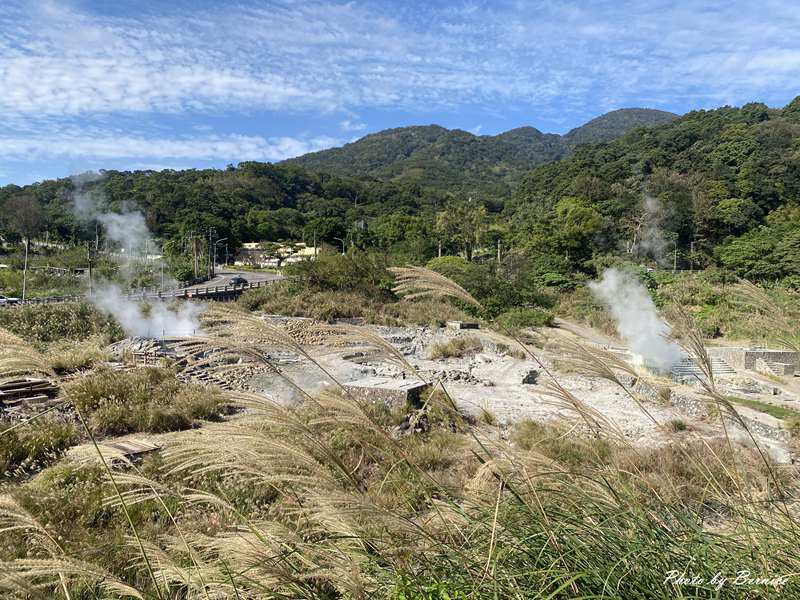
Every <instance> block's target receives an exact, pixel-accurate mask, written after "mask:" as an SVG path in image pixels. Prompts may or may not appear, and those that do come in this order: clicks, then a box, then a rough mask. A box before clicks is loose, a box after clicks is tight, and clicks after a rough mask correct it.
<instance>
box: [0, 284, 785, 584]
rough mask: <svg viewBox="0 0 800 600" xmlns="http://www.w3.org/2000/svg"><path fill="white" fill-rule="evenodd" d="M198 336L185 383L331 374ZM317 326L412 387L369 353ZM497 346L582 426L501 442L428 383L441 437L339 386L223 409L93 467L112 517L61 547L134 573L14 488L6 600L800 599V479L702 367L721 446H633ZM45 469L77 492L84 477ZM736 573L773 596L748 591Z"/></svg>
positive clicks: (609, 374)
mask: <svg viewBox="0 0 800 600" xmlns="http://www.w3.org/2000/svg"><path fill="white" fill-rule="evenodd" d="M397 275H398V290H397V291H398V293H401V294H405V295H407V296H409V297H411V298H412V299H413V298H418V297H425V296H430V295H436V296H451V297H455V298H458V299H459V300H461V301H463V302H466V303H468V304H471V305H473V306H474V307H475V308H476V310H481V306H480V303H478V302H477V301H475V299H474V298H472V297H471V296H469V294H468V293H467V292H466V291H465V290H463V288H460V287H459V286H457V285H455V284H454V283H452V282H450V281H449V280H447V279H446V278H443V277H442V276H441V275H438V274H434V273H432V272H430V271H427V270H425V269H417V268H415V269H403V270H399V271H398V272H397ZM680 318H685V322H682V323H679V324H677V325H676V327H675V330H676V333H677V334H678V335H680V337H681V340H682V343H683V344H684V346H685V347H686V348H687V349H688V350H689V351H690V352H692V353H693V355H695V356H696V360H697V361H698V362H699V363H700V364H702V363H703V352H704V349H703V348H702V340H701V338H699V337H697V336H696V334H695V333H694V329H693V328H692V325H691V322H690V320H689V319H688V317H686V316H685V315H683V316H681V317H680ZM206 319H207V321H206V323H205V327H206V330H207V331H208V332H209V333H210V335H209V336H208V337H206V338H203V339H199V338H198V339H191V340H188V341H186V342H185V345H184V347H183V349H184V350H185V352H186V355H187V359H186V362H187V364H190V363H194V364H204V365H205V366H207V367H208V368H212V369H220V370H221V371H222V372H224V371H225V369H227V368H232V367H236V365H238V364H241V363H244V362H260V364H263V365H265V366H267V365H269V364H270V358H269V356H268V354H267V353H266V352H265V347H266V346H270V345H274V346H280V347H283V348H286V349H289V350H292V351H295V352H297V353H298V354H300V355H301V356H303V357H304V358H305V359H306V360H307V361H308V364H309V368H319V369H322V367H321V366H320V365H319V363H318V362H317V361H315V360H314V358H313V356H312V355H311V354H309V353H308V352H307V351H306V350H305V349H304V348H302V347H299V346H298V344H297V343H296V342H295V341H294V340H293V339H292V338H291V336H288V335H286V332H284V331H281V330H280V328H278V327H276V326H274V325H272V324H269V323H268V322H266V321H264V320H263V319H261V318H259V317H258V316H255V315H248V314H243V313H240V312H238V311H235V310H230V309H226V308H222V309H220V310H217V311H214V312H212V313H211V314H209V315H208V317H207V318H206ZM485 325H486V326H487V327H488V326H491V323H485ZM319 327H320V331H319V332H318V333H320V334H322V333H323V332H324V334H325V335H328V336H330V339H331V340H334V339H336V340H338V341H343V340H346V341H347V342H348V343H353V344H355V345H360V346H361V347H363V348H368V349H369V351H370V352H371V353H373V354H374V355H375V356H376V357H382V358H383V359H385V360H391V361H392V362H394V363H395V364H397V365H399V366H401V368H403V369H404V370H406V371H408V373H409V374H410V375H411V376H417V375H415V371H414V368H413V366H412V365H410V364H408V361H407V359H406V358H405V357H404V356H403V355H402V353H400V352H398V351H397V350H396V349H394V348H392V347H391V346H390V345H388V344H386V342H385V341H383V340H382V339H377V336H373V335H372V334H369V333H360V332H359V331H358V329H357V328H348V327H332V326H327V325H320V326H319ZM500 334H502V335H504V336H506V338H507V339H506V343H507V344H509V345H513V344H516V345H518V346H519V347H520V350H521V351H523V352H525V354H526V356H528V358H529V359H530V360H531V361H533V362H535V363H537V364H539V365H540V366H542V367H543V368H544V369H545V374H546V377H547V378H548V390H549V392H548V393H549V396H550V400H551V401H553V402H557V403H558V404H559V406H560V407H562V408H565V409H568V410H569V411H571V412H572V414H573V415H574V419H572V420H571V422H569V423H566V424H565V425H563V426H554V425H543V424H536V423H521V424H518V425H517V426H516V427H515V428H514V429H513V430H512V431H511V432H510V434H509V435H506V433H507V432H503V431H501V430H499V429H498V428H497V427H495V426H492V425H490V424H478V423H473V424H469V423H467V422H466V421H463V420H458V419H454V418H451V417H452V414H453V410H454V404H453V403H452V401H451V400H452V399H448V394H447V390H446V389H444V387H443V386H436V387H435V392H434V393H432V394H430V397H429V398H428V399H427V401H426V409H425V410H426V417H427V418H428V420H429V423H430V428H429V431H427V432H426V433H423V434H419V435H410V436H403V437H396V436H395V435H393V434H392V428H393V426H394V425H395V424H396V420H395V418H394V417H393V415H391V414H390V413H389V412H388V411H386V410H384V409H382V408H380V407H378V406H374V405H370V404H366V403H364V402H361V401H358V400H356V399H354V398H351V397H349V396H348V395H347V394H346V392H345V391H344V390H343V389H342V388H340V387H339V388H337V386H334V387H333V388H332V389H331V391H329V392H327V393H324V394H316V395H311V394H306V401H305V402H304V403H302V404H301V405H300V406H298V407H292V408H289V407H286V406H282V405H280V404H279V403H276V402H273V401H272V400H270V399H268V398H265V397H263V396H257V395H253V394H246V393H238V392H237V393H232V394H230V399H231V401H233V402H236V403H238V404H240V405H242V406H245V407H247V410H248V415H247V418H241V419H235V420H232V421H229V422H227V423H222V424H213V425H209V426H207V427H204V428H203V429H200V430H198V431H196V432H190V433H189V434H185V435H182V436H180V437H175V438H174V439H172V440H170V442H169V443H168V444H166V445H165V447H164V448H163V450H162V452H161V453H160V454H159V455H158V456H156V457H153V458H151V459H148V461H146V462H145V463H144V464H141V465H127V466H125V467H123V468H112V467H111V466H110V465H107V464H104V465H103V467H102V468H101V469H100V470H99V471H97V470H95V473H100V474H103V475H102V476H100V475H98V476H97V477H96V478H95V479H93V480H92V483H91V485H93V486H94V487H93V488H87V489H98V490H100V491H101V492H102V495H103V497H104V501H103V502H102V503H101V505H100V506H99V507H98V506H95V508H94V509H93V510H95V511H97V518H89V519H88V521H89V523H91V525H89V526H87V527H85V528H84V529H77V530H76V529H75V528H72V529H70V531H71V532H72V534H73V535H75V536H80V535H81V534H83V535H86V536H87V537H89V534H90V533H91V534H92V535H91V539H94V540H97V539H102V532H104V531H109V532H110V531H115V532H117V538H115V539H116V540H117V542H116V543H117V544H120V545H122V546H123V551H126V552H127V556H128V559H127V562H126V563H125V564H124V566H122V567H120V566H119V565H118V564H116V563H115V564H114V565H113V566H110V565H107V564H105V563H104V560H103V556H102V555H99V556H98V554H97V553H96V552H93V551H92V549H91V548H87V547H86V544H85V540H81V539H66V538H64V536H62V535H61V533H60V532H61V531H62V530H64V524H63V523H59V518H58V514H53V511H58V510H65V509H66V508H67V506H68V503H67V506H61V505H59V504H57V503H55V502H52V501H51V502H47V501H46V499H44V498H43V497H41V495H43V494H45V493H47V494H52V495H56V496H57V495H58V493H59V491H58V488H48V487H47V486H48V485H49V484H48V482H49V481H51V480H53V476H49V477H46V475H48V473H47V472H44V473H42V474H41V476H40V477H39V478H37V479H35V480H33V481H32V482H31V483H30V484H29V485H28V486H24V485H23V486H20V487H18V488H16V489H14V490H10V493H9V495H7V496H5V497H4V498H5V499H4V500H2V501H0V531H2V532H3V534H4V535H7V536H11V537H13V539H14V542H13V543H11V544H9V543H8V542H6V544H5V545H4V546H2V547H3V548H4V550H3V551H4V552H5V553H6V554H8V555H7V556H3V557H2V559H3V560H2V562H0V590H2V593H3V594H5V596H8V597H20V598H28V597H31V598H33V597H71V598H77V597H81V598H111V597H140V598H164V599H166V598H170V599H172V598H175V599H183V598H186V599H194V598H198V599H199V598H206V599H223V598H247V599H255V598H276V599H277V598H281V599H282V598H313V599H326V600H327V599H337V598H342V599H345V598H347V599H360V598H387V599H394V600H400V599H404V600H408V599H419V600H445V599H451V600H452V599H466V598H476V599H477V598H480V599H483V598H486V599H489V598H491V599H497V598H518V599H527V598H621V599H631V598H676V597H678V598H738V597H752V598H790V597H797V596H798V595H799V594H800V585H799V584H798V582H799V581H800V579H798V578H797V577H792V576H793V575H796V574H798V572H800V553H798V551H797V548H798V547H800V545H799V544H800V538H798V534H797V506H796V503H795V500H794V498H795V496H796V493H797V474H796V472H795V470H794V468H793V467H780V466H777V465H775V464H773V462H772V461H771V460H770V459H769V457H768V455H767V453H766V452H765V451H763V450H762V449H761V448H760V447H759V445H758V439H757V437H756V436H754V435H751V436H750V439H749V444H747V445H742V444H740V443H738V442H737V441H735V440H734V439H733V436H732V435H731V434H730V431H729V429H730V427H732V426H735V427H738V428H739V429H744V431H745V432H749V430H748V429H747V423H746V421H745V420H743V419H741V418H740V417H739V416H738V413H736V410H735V407H733V406H732V405H729V404H725V403H724V402H723V400H722V398H721V397H720V394H719V393H718V391H717V389H716V386H715V383H714V378H713V372H712V371H711V370H710V361H709V362H708V369H709V370H708V372H707V373H706V374H705V377H704V381H703V384H702V385H703V386H704V387H703V390H704V393H705V394H706V396H707V398H708V401H709V405H710V406H712V407H717V410H718V413H719V415H720V419H719V428H718V434H717V435H716V436H705V437H700V436H697V435H693V434H692V432H691V431H675V429H674V428H673V427H671V426H670V423H663V424H662V423H658V421H657V420H656V419H655V417H653V416H652V415H650V418H652V420H653V421H654V423H655V424H656V425H657V428H658V429H657V430H658V431H659V435H660V436H661V440H660V441H659V442H658V443H654V444H653V446H652V447H650V448H633V447H631V446H630V445H629V444H628V443H627V442H626V438H625V436H624V435H623V434H622V432H621V431H620V429H619V427H618V426H617V425H616V424H615V423H613V422H612V421H611V420H610V419H609V418H608V417H606V416H605V415H603V414H600V413H598V411H596V410H594V409H593V408H592V407H590V406H588V405H587V404H586V403H584V402H582V401H581V400H580V399H578V398H576V397H575V396H574V395H572V394H571V393H570V392H569V391H568V390H567V389H566V388H564V387H563V386H562V385H561V384H560V383H559V382H558V379H557V377H555V375H554V374H553V373H552V371H550V370H549V369H548V368H547V364H546V363H545V361H543V360H541V359H540V358H539V356H538V355H537V354H536V352H534V350H533V349H532V348H530V347H528V346H527V345H526V344H524V343H522V342H521V341H519V340H518V339H517V338H516V337H514V336H513V335H511V334H510V333H509V332H507V331H502V330H501V332H500ZM23 353H24V351H23ZM562 353H563V355H564V356H565V358H567V359H569V360H571V361H572V362H573V364H574V365H575V366H576V368H579V369H581V370H582V371H584V372H586V373H588V374H591V375H593V376H599V377H604V378H606V379H608V380H609V381H612V382H614V383H615V385H618V386H619V388H620V391H621V393H623V394H624V397H626V398H628V399H629V400H630V402H631V404H632V406H635V407H637V409H639V410H642V411H644V412H645V414H649V411H648V400H646V399H645V398H643V397H641V396H640V394H639V393H638V391H637V388H636V385H635V384H634V381H635V380H636V378H637V377H640V376H641V374H640V373H638V372H637V371H635V370H634V369H632V368H631V367H630V366H629V365H627V364H626V363H624V362H623V361H620V360H619V359H618V358H617V357H614V356H612V355H608V354H606V353H603V352H602V351H598V350H596V349H594V348H591V347H589V346H582V345H580V344H573V345H571V346H564V347H563V348H562ZM239 361H241V362H239ZM30 364H31V365H32V366H33V367H35V366H36V364H37V363H36V361H35V360H32V361H31V363H30ZM273 366H274V365H273ZM275 368H277V367H275ZM287 379H289V378H287ZM334 381H335V380H334ZM575 430H580V431H581V432H582V433H580V434H579V433H577V432H576V431H575ZM54 469H61V470H62V471H63V470H66V471H67V472H68V473H69V474H70V475H69V476H70V477H77V478H79V477H80V473H82V472H86V470H87V469H89V467H87V466H81V465H73V466H70V465H59V466H57V467H54ZM43 490H47V491H46V492H45V491H43ZM37 494H38V495H37ZM78 501H79V499H77V498H75V499H73V500H72V502H78ZM45 508H47V509H48V510H49V512H48V510H44V509H45ZM87 510H88V509H87ZM100 514H102V515H104V516H103V518H102V519H101V518H99V515H100ZM87 516H90V517H91V516H93V515H87ZM121 520H122V521H123V522H124V523H127V526H121V525H120V521H121ZM97 530H99V532H100V533H99V534H98V531H97ZM120 532H124V533H120ZM62 538H64V539H62ZM7 539H10V538H7ZM9 548H12V549H17V552H16V554H14V552H13V551H9ZM20 548H24V549H25V550H24V552H23V551H20ZM126 548H127V550H126ZM90 558H91V560H90ZM739 572H747V573H749V575H748V576H747V577H750V578H764V581H757V582H750V583H747V584H743V585H736V584H734V583H733V580H734V578H735V577H737V576H739ZM718 573H719V574H721V575H717V574H718ZM715 576H717V578H715ZM720 576H725V577H727V578H728V580H727V583H723V584H722V585H720V584H719V577H720ZM747 577H745V579H746V578H747Z"/></svg>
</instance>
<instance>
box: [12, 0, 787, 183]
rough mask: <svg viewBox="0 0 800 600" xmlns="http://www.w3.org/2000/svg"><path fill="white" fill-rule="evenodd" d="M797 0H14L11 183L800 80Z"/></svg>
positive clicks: (512, 121)
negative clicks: (387, 130)
mask: <svg viewBox="0 0 800 600" xmlns="http://www.w3.org/2000/svg"><path fill="white" fill-rule="evenodd" d="M798 82H800V9H798V4H797V0H761V1H759V2H755V1H739V0H727V1H709V2H699V1H680V0H677V1H658V0H648V1H644V0H642V1H626V0H616V1H604V0H599V1H584V2H566V1H560V0H547V1H541V2H537V1H519V2H513V1H494V2H481V1H472V2H443V1H436V0H429V1H427V2H416V1H413V2H412V1H409V2H401V1H400V0H395V1H384V2H378V1H361V0H351V1H346V2H329V1H323V2H318V1H315V0H305V1H293V0H284V1H267V0H250V1H247V0H243V1H241V2H227V1H224V0H215V1H193V2H187V1H184V0H171V1H163V2H156V1H148V0H136V1H134V0H116V1H114V2H110V1H98V0H2V1H0V184H5V183H11V182H13V183H19V184H24V183H29V182H32V181H37V180H41V179H44V178H51V177H61V176H66V175H69V174H71V173H75V172H82V171H86V170H96V169H100V168H107V169H142V168H154V169H160V168H188V167H207V166H225V165H227V164H229V163H237V162H239V161H241V160H265V161H277V160H281V159H284V158H288V157H291V156H295V155H298V154H302V153H304V152H309V151H313V150H318V149H322V148H326V147H330V146H334V145H340V144H342V143H345V142H348V141H351V140H353V139H355V138H358V137H360V136H362V135H364V134H366V133H369V132H374V131H378V130H381V129H385V128H388V127H399V126H404V125H411V124H429V123H438V124H441V125H444V126H446V127H459V128H461V129H465V130H469V131H473V132H475V133H480V134H495V133H499V132H501V131H505V130H508V129H511V128H514V127H519V126H522V125H532V126H534V127H537V128H538V129H541V130H542V131H546V132H556V133H563V132H566V131H568V130H569V129H570V128H572V127H575V126H577V125H580V124H581V123H583V122H585V121H587V120H589V119H591V118H592V117H595V116H597V115H598V114H602V113H604V112H606V111H609V110H612V109H615V108H622V107H631V106H639V107H652V108H660V109H664V110H671V111H674V112H678V113H683V112H686V111H688V110H691V109H694V108H713V107H716V106H720V105H724V104H733V105H741V104H743V103H745V102H749V101H753V100H757V101H762V102H766V103H767V104H769V105H771V106H777V107H780V106H783V105H785V104H786V103H787V102H789V101H790V100H791V99H792V98H793V97H794V96H796V95H798V94H800V85H798Z"/></svg>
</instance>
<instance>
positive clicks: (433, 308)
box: [239, 282, 467, 325]
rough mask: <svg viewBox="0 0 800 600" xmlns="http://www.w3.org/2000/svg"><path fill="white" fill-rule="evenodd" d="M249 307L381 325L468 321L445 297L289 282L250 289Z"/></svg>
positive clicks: (245, 302) (245, 299)
mask: <svg viewBox="0 0 800 600" xmlns="http://www.w3.org/2000/svg"><path fill="white" fill-rule="evenodd" d="M239 305H240V306H241V307H243V308H245V309H246V310H250V311H262V312H265V313H267V314H280V315H287V316H291V317H309V318H312V319H318V320H320V321H330V320H333V319H352V318H363V319H365V320H366V321H368V322H370V323H376V324H379V325H403V324H413V325H432V324H433V325H441V324H442V323H444V322H445V321H448V320H457V321H460V320H464V319H466V318H467V314H466V313H465V312H463V311H461V310H459V309H458V308H456V307H455V306H453V305H452V304H450V303H448V302H447V301H445V300H435V299H432V300H425V301H420V302H403V301H400V302H393V301H382V300H380V299H378V298H374V297H369V296H367V295H365V294H363V293H361V292H359V291H336V290H328V291H314V290H310V289H297V288H296V285H290V284H289V283H288V282H281V283H277V284H273V285H271V286H269V287H267V288H259V289H254V290H248V291H247V292H245V293H244V294H242V296H241V297H240V298H239Z"/></svg>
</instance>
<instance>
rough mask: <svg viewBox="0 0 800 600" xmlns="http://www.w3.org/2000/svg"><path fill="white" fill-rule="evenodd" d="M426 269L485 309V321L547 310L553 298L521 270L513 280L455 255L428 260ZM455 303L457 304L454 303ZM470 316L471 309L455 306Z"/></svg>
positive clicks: (536, 281) (535, 280)
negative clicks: (522, 310)
mask: <svg viewBox="0 0 800 600" xmlns="http://www.w3.org/2000/svg"><path fill="white" fill-rule="evenodd" d="M427 267H428V268H429V269H431V270H433V271H436V272H437V273H441V274H442V275H444V276H445V277H448V278H450V279H452V280H453V281H455V282H456V283H457V284H458V285H460V286H461V287H463V288H464V289H465V290H467V291H468V292H469V293H470V294H472V296H473V297H475V299H476V300H478V301H479V302H480V303H481V304H482V305H483V306H484V308H485V315H484V316H487V317H489V318H492V317H495V316H497V315H499V314H500V313H502V312H504V311H507V310H510V309H512V308H518V307H521V306H544V307H548V308H549V307H551V306H552V305H553V298H552V297H551V296H550V294H549V293H545V292H542V291H541V290H540V289H539V288H538V287H537V286H538V280H537V279H536V278H534V277H532V276H530V277H529V276H528V275H527V273H526V272H524V271H521V272H520V273H518V274H517V276H516V277H514V278H513V279H509V278H508V277H506V276H499V275H498V274H497V273H496V272H495V269H494V267H493V265H492V264H489V263H475V262H468V261H467V260H465V259H463V258H461V257H459V256H441V257H439V258H434V259H432V260H430V261H428V264H427ZM457 303H458V302H457ZM458 304H459V305H460V306H461V307H462V308H463V309H465V310H467V311H469V312H472V313H473V314H474V312H475V309H474V308H473V307H471V306H467V305H466V304H464V303H458Z"/></svg>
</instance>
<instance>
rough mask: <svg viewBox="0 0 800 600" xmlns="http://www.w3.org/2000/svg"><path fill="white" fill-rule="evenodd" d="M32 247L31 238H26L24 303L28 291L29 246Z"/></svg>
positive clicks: (23, 272)
mask: <svg viewBox="0 0 800 600" xmlns="http://www.w3.org/2000/svg"><path fill="white" fill-rule="evenodd" d="M30 245H31V238H30V237H29V236H27V235H26V236H25V267H24V268H23V270H22V301H23V302H25V293H26V292H27V291H28V246H30Z"/></svg>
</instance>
